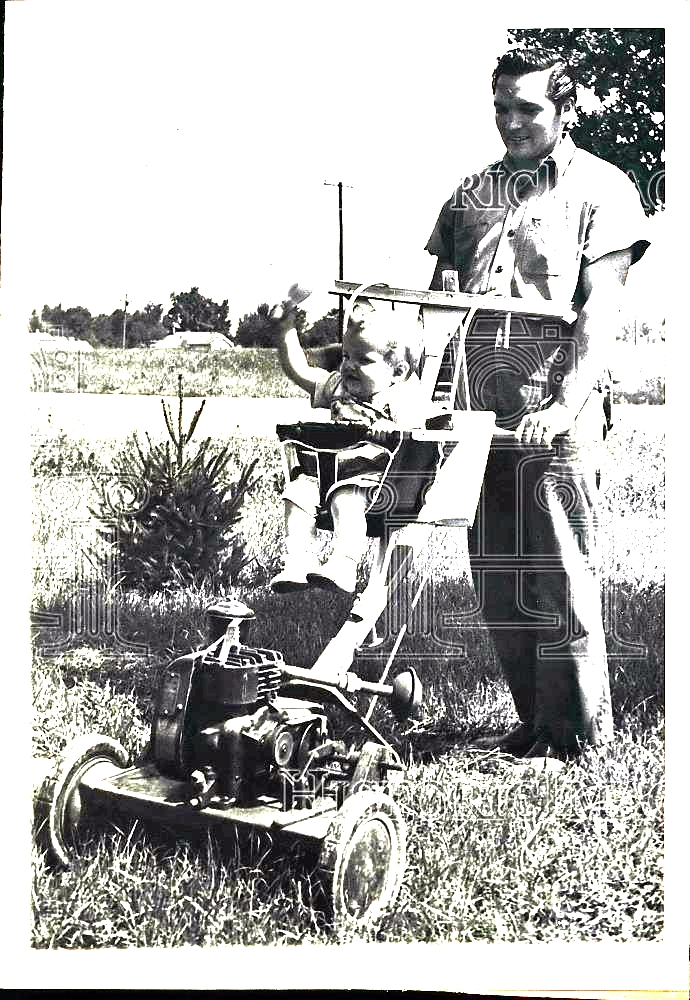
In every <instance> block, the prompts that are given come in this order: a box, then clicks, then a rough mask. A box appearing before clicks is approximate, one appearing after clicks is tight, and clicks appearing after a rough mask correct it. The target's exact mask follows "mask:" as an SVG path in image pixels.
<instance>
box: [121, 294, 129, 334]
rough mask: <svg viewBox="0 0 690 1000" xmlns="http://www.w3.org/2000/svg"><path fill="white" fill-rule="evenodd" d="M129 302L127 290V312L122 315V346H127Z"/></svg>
mask: <svg viewBox="0 0 690 1000" xmlns="http://www.w3.org/2000/svg"><path fill="white" fill-rule="evenodd" d="M128 305H129V302H128V301H127V292H125V314H124V316H123V317H122V346H123V347H126V346H127V306H128Z"/></svg>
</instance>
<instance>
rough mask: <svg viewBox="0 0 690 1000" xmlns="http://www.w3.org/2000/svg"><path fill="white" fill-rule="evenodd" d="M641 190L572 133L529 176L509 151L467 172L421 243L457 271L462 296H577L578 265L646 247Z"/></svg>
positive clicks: (637, 252)
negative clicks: (581, 145) (580, 144)
mask: <svg viewBox="0 0 690 1000" xmlns="http://www.w3.org/2000/svg"><path fill="white" fill-rule="evenodd" d="M645 229H646V219H645V216H644V212H643V210H642V206H641V203H640V199H639V196H638V193H637V190H636V188H635V186H634V185H633V183H632V182H631V181H630V180H629V179H628V177H626V175H625V174H624V173H623V172H622V171H621V170H619V169H618V167H615V166H613V164H611V163H608V162H607V161H606V160H602V159H600V158H599V157H597V156H593V155H592V154H591V153H587V152H586V151H585V150H583V149H578V148H577V147H576V146H575V145H574V143H573V141H572V139H571V138H570V137H569V136H564V138H563V139H562V140H561V141H560V142H559V144H558V145H557V146H556V148H555V149H554V151H553V153H552V154H551V156H549V157H547V159H546V160H545V161H544V163H543V164H542V165H541V167H540V169H539V171H537V173H536V175H535V174H527V173H526V172H525V171H516V170H515V168H514V167H513V166H512V165H511V161H510V159H509V157H508V156H507V155H506V156H505V157H504V158H503V160H500V161H499V162H497V163H493V164H491V165H490V166H489V167H487V168H486V169H484V170H482V171H481V172H480V173H479V174H475V175H473V176H472V177H469V178H466V179H465V180H464V181H463V183H462V184H461V185H460V186H459V187H458V188H457V189H456V191H455V193H454V194H453V196H452V197H451V198H450V199H449V200H448V201H447V202H446V203H445V205H444V206H443V208H442V209H441V213H440V215H439V217H438V221H437V222H436V225H435V227H434V230H433V232H432V234H431V236H430V238H429V241H428V243H427V245H426V249H427V250H428V251H429V253H430V254H433V255H434V256H436V257H439V259H441V260H443V261H444V262H447V263H448V266H449V267H452V268H454V269H456V270H457V271H458V272H459V276H460V288H461V290H462V291H464V292H472V293H478V294H481V293H484V292H496V293H499V294H501V295H509V296H517V297H520V298H521V297H523V296H525V295H527V296H530V295H531V296H533V295H534V292H535V291H536V292H538V294H539V295H540V296H541V297H542V298H544V299H555V300H557V301H563V302H568V301H573V302H574V304H575V307H576V308H577V305H578V302H577V286H578V281H579V276H580V267H581V265H582V263H583V261H584V262H585V263H588V264H591V263H592V262H593V261H595V260H598V259H599V258H600V257H603V256H605V255H606V254H608V253H611V252H613V251H616V250H627V249H628V248H631V249H632V261H633V263H635V261H637V260H639V258H640V257H641V256H642V254H643V253H644V252H645V250H646V249H647V247H648V246H649V241H648V240H647V239H645Z"/></svg>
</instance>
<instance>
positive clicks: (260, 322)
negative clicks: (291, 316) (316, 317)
mask: <svg viewBox="0 0 690 1000" xmlns="http://www.w3.org/2000/svg"><path fill="white" fill-rule="evenodd" d="M282 305H283V306H286V305H287V302H283V303H282ZM271 309H272V307H271V306H270V305H269V304H268V302H262V303H261V304H260V305H258V306H257V307H256V310H255V311H254V312H250V313H246V314H245V315H244V316H243V317H242V319H241V320H240V321H239V323H238V324H237V333H236V334H235V343H236V344H238V345H239V346H240V347H275V346H276V322H275V320H274V319H273V318H272V317H271ZM306 325H307V314H306V313H305V311H304V309H299V308H298V309H296V310H295V327H296V329H297V332H298V333H300V334H301V333H302V332H303V331H304V328H305V326H306Z"/></svg>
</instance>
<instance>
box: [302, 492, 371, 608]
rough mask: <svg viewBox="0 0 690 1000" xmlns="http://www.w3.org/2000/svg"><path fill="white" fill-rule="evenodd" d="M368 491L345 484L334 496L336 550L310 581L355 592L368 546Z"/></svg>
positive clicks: (309, 576) (332, 498)
mask: <svg viewBox="0 0 690 1000" xmlns="http://www.w3.org/2000/svg"><path fill="white" fill-rule="evenodd" d="M367 502H368V501H367V494H366V492H365V491H364V490H363V489H361V488H360V487H358V486H344V487H342V489H338V490H336V491H335V493H333V494H332V496H331V514H332V516H333V552H332V554H331V556H330V558H329V559H327V560H326V562H325V563H324V564H323V566H321V568H320V569H318V570H316V571H314V572H312V573H308V574H307V575H308V579H309V582H310V583H314V584H316V585H317V586H321V587H327V588H329V589H333V588H335V589H336V590H343V591H345V592H346V593H348V594H351V593H353V592H354V590H355V587H356V585H357V566H358V564H359V561H360V559H361V558H362V556H363V555H364V550H365V549H366V547H367V519H366V517H365V513H366V509H367Z"/></svg>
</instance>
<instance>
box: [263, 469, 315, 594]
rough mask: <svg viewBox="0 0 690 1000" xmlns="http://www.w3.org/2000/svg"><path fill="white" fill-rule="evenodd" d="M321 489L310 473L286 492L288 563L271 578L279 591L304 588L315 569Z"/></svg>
mask: <svg viewBox="0 0 690 1000" xmlns="http://www.w3.org/2000/svg"><path fill="white" fill-rule="evenodd" d="M318 499H319V488H318V484H317V482H316V480H315V479H312V478H311V477H310V476H299V477H298V478H297V479H296V480H295V481H294V482H292V483H290V485H289V486H288V488H287V489H286V490H285V493H284V494H283V502H284V504H285V565H284V568H283V569H282V571H281V572H280V573H278V575H277V576H274V577H273V579H272V580H271V589H272V590H274V591H276V592H277V593H287V592H288V591H292V590H303V589H304V588H305V587H307V586H308V583H307V572H308V571H309V570H310V569H313V568H314V565H315V563H316V557H315V555H314V522H315V518H316V504H317V503H318Z"/></svg>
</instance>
